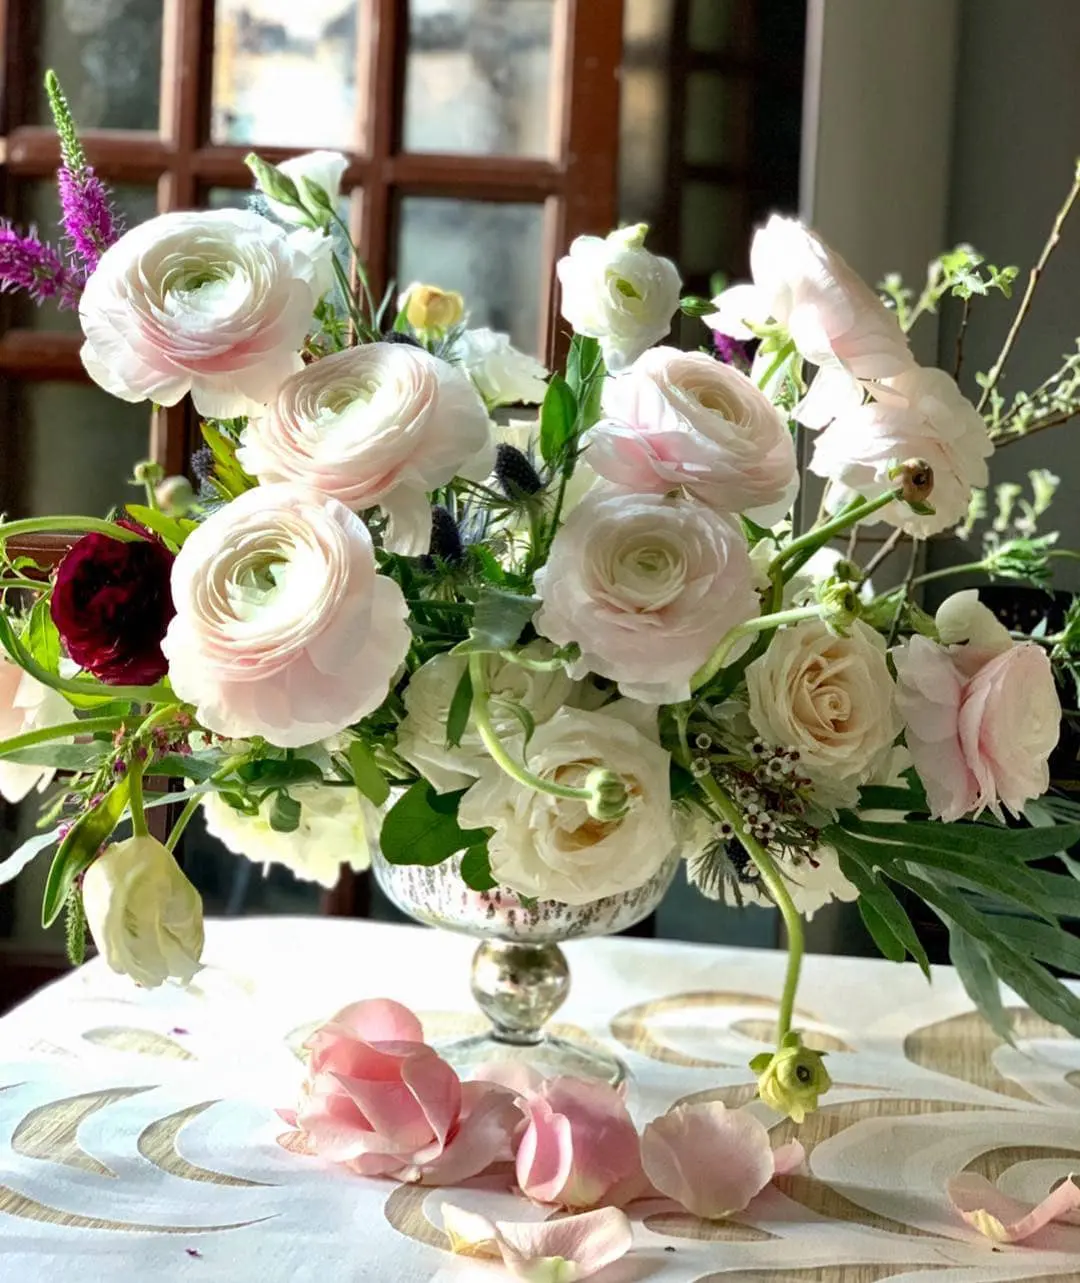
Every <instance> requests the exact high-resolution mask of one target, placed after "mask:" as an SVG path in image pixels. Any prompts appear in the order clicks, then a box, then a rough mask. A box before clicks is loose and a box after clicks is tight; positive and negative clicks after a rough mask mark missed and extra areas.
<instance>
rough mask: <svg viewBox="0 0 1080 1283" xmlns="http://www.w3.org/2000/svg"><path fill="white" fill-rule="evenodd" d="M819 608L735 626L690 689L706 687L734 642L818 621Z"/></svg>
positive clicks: (797, 609) (782, 612)
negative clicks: (807, 621)
mask: <svg viewBox="0 0 1080 1283" xmlns="http://www.w3.org/2000/svg"><path fill="white" fill-rule="evenodd" d="M821 610H822V608H821V606H795V607H793V608H792V609H791V610H778V611H776V613H775V614H771V615H759V616H758V617H757V619H748V620H747V621H746V623H744V624H736V625H735V627H734V628H729V629H728V631H727V632H726V633H725V634H724V635H723V637H721V638H720V644H719V645H718V646H717V648H716V649H715V650H714V651H713V653H712V654H711V655H710V656H709V658H708V659H707V660H706V661H705V663H704V664H702V666H701V667H700V668H699V669H698V670H697V672H696V673H695V674H694V675H693V677H691V679H690V689H691V690H700V688H701V687H702V686H707V685H708V683H709V682H711V681H712V679H713V678H714V677H715V676H716V674H717V673H718V672H719V671H720V669H721V668H723V666H724V660H726V659H727V657H728V655H729V654H730V653H731V650H732V647H733V646H734V645H735V644H736V642H739V641H741V640H742V639H743V638H744V637H749V636H751V635H752V634H753V633H762V632H765V631H767V630H768V629H770V628H781V627H782V626H783V625H784V624H798V623H801V622H802V620H804V619H819V618H820V617H821Z"/></svg>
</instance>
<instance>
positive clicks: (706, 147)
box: [685, 72, 750, 165]
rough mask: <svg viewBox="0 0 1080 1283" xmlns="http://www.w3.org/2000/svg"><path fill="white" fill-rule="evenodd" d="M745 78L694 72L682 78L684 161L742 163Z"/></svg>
mask: <svg viewBox="0 0 1080 1283" xmlns="http://www.w3.org/2000/svg"><path fill="white" fill-rule="evenodd" d="M749 90H750V83H749V81H748V80H746V79H743V78H739V77H734V76H721V75H717V74H716V73H714V72H695V73H692V74H691V75H690V76H688V77H687V81H686V138H685V142H686V146H685V156H686V161H687V163H688V164H690V165H742V164H745V163H746V151H747V148H746V139H747V134H748V132H749V131H748V123H749V118H750V101H749V99H750V93H749Z"/></svg>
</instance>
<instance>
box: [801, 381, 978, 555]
mask: <svg viewBox="0 0 1080 1283" xmlns="http://www.w3.org/2000/svg"><path fill="white" fill-rule="evenodd" d="M878 396H879V397H880V399H875V400H872V401H868V402H867V404H866V405H863V406H859V407H858V408H856V409H854V410H851V411H849V412H847V413H845V414H842V415H841V416H840V417H839V418H837V419H835V420H834V421H833V423H831V424H830V425H829V427H828V428H826V429H825V431H824V432H822V433H821V434H820V435H819V436H818V437H816V438H815V441H814V454H813V457H812V458H811V460H810V470H811V472H815V473H817V475H818V476H819V477H828V478H829V479H830V480H832V481H834V482H837V483H838V484H839V486H841V487H842V489H840V490H838V491H837V492H836V494H835V497H834V499H833V501H834V502H835V503H837V504H839V503H841V502H842V501H843V500H844V495H845V490H846V491H848V492H850V491H852V490H854V491H856V492H858V493H859V494H861V495H863V496H864V497H865V498H868V499H871V498H875V497H876V496H877V495H880V494H884V493H885V491H886V490H888V489H890V488H891V487H893V486H894V485H895V484H896V482H895V481H894V480H892V478H890V476H889V470H890V468H891V467H892V466H893V465H895V464H896V463H898V462H900V463H902V462H903V461H904V460H906V459H925V460H926V462H927V463H929V464H930V466H931V468H933V470H934V488H933V491H932V493H931V495H930V504H931V506H932V507H933V508H934V513H933V515H932V516H925V517H923V516H919V514H918V513H915V512H912V510H911V509H910V508H909V507H908V505H907V504H906V503H891V504H889V505H888V507H886V508H882V509H881V510H880V511H879V512H878V513H877V514H876V519H877V520H880V521H886V522H888V523H889V524H890V525H892V526H899V527H900V529H901V530H905V531H907V533H908V534H910V535H914V536H915V537H916V538H919V539H925V538H926V537H927V536H928V535H933V534H938V533H939V532H940V531H942V530H949V529H951V528H952V527H953V526H955V525H957V524H958V523H959V522H961V521H963V519H964V517H965V516H966V515H967V510H968V502H969V500H970V499H971V492H972V489H973V488H977V487H982V486H985V485H986V484H987V482H988V481H989V479H990V473H989V469H988V468H987V466H986V460H987V459H988V458H989V457H990V455H991V454H992V453H993V449H994V446H993V443H992V442H991V440H990V435H989V433H988V432H987V430H986V424H985V422H984V421H983V418H982V415H980V414H979V413H978V411H977V410H976V409H975V407H974V406H973V405H972V404H971V402H970V401H969V400H968V399H967V398H966V397H965V396H964V394H963V393H962V392H961V391H960V389H959V388H958V387H957V386H956V382H955V380H954V379H952V378H950V377H949V375H947V374H946V373H945V372H944V371H943V370H932V369H927V370H924V369H915V370H910V371H909V372H908V373H906V374H900V375H898V376H897V377H896V378H893V379H886V380H885V381H884V387H883V389H882V391H881V392H880V393H878Z"/></svg>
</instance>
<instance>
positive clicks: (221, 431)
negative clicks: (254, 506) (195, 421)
mask: <svg viewBox="0 0 1080 1283" xmlns="http://www.w3.org/2000/svg"><path fill="white" fill-rule="evenodd" d="M199 430H200V432H201V433H202V438H203V440H204V441H205V442H206V444H207V445H208V446H209V447H210V453H211V454H212V455H213V456H214V486H215V488H216V489H218V490H219V491H220V492H221V495H222V498H224V499H235V498H236V497H237V496H238V495H242V494H243V493H244V491H245V490H252V489H254V487H255V484H256V482H255V478H254V477H249V476H248V474H247V473H246V472H245V471H244V469H243V468H241V466H240V464H239V463H237V461H236V442H235V439H234V434H233V432H232V430H231V429H230V427H229V426H228V425H227V424H225V423H223V422H221V421H220V420H216V419H215V420H211V419H203V420H202V422H201V423H200V424H199Z"/></svg>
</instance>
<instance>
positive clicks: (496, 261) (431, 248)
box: [397, 196, 544, 352]
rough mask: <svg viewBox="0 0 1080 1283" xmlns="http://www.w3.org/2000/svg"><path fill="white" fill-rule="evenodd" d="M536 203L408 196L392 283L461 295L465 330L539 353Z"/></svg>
mask: <svg viewBox="0 0 1080 1283" xmlns="http://www.w3.org/2000/svg"><path fill="white" fill-rule="evenodd" d="M543 222H544V207H543V206H542V205H496V204H486V203H482V202H480V201H460V200H434V199H428V198H426V197H418V196H414V197H407V198H406V199H405V200H403V201H402V202H401V224H400V242H399V248H398V273H397V279H398V284H399V286H400V287H401V288H404V287H405V286H406V285H408V284H409V282H410V281H423V282H425V284H429V285H441V286H442V287H443V288H444V289H451V290H460V291H461V293H462V294H464V296H465V305H466V308H467V309H468V312H469V324H470V325H471V326H482V325H486V326H489V327H490V328H491V329H493V330H501V331H503V332H505V333H508V334H509V335H510V337H511V338H512V339H513V340H514V342H515V343H516V344H517V346H518V347H520V348H522V349H523V350H525V351H527V352H538V351H539V350H540V336H539V334H538V333H537V324H538V316H539V310H540V285H541V275H542V271H541V257H540V251H541V239H542V232H543Z"/></svg>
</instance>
